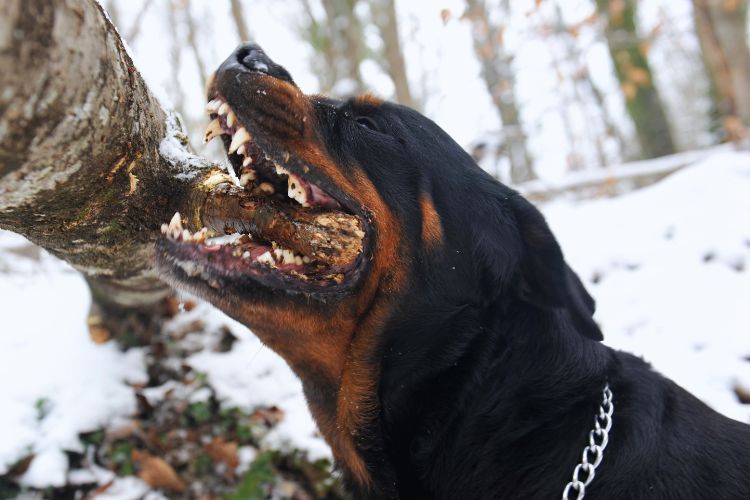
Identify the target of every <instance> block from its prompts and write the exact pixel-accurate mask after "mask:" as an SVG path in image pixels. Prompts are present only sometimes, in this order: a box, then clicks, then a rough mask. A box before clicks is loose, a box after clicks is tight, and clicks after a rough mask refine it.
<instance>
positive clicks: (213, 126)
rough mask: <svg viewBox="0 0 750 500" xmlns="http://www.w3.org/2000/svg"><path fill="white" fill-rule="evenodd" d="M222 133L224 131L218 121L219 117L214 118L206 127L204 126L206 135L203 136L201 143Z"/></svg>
mask: <svg viewBox="0 0 750 500" xmlns="http://www.w3.org/2000/svg"><path fill="white" fill-rule="evenodd" d="M223 133H224V129H223V128H222V127H221V123H220V122H219V119H218V118H214V119H213V121H212V122H211V123H209V124H208V127H207V128H206V135H205V136H204V137H203V143H204V144H206V143H207V142H208V141H210V140H212V139H213V138H214V137H218V136H220V135H221V134H223Z"/></svg>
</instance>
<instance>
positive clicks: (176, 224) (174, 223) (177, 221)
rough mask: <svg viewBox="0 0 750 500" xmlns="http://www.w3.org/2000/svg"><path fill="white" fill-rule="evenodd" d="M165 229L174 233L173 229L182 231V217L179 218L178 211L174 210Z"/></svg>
mask: <svg viewBox="0 0 750 500" xmlns="http://www.w3.org/2000/svg"><path fill="white" fill-rule="evenodd" d="M167 229H168V230H169V231H170V232H172V233H174V232H175V231H177V232H178V233H179V232H182V219H181V218H180V212H175V213H174V215H173V216H172V220H170V221H169V226H167Z"/></svg>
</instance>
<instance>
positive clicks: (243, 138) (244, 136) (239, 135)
mask: <svg viewBox="0 0 750 500" xmlns="http://www.w3.org/2000/svg"><path fill="white" fill-rule="evenodd" d="M249 140H250V134H249V133H248V132H247V130H245V127H240V128H239V130H237V132H235V133H234V135H233V136H232V143H231V144H230V145H229V152H230V153H234V152H235V151H237V148H239V147H240V146H241V145H242V144H244V143H246V142H247V141H249Z"/></svg>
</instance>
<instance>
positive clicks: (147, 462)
mask: <svg viewBox="0 0 750 500" xmlns="http://www.w3.org/2000/svg"><path fill="white" fill-rule="evenodd" d="M131 458H132V459H133V462H135V463H136V464H137V465H138V466H139V469H140V470H139V471H138V477H139V478H140V479H141V480H142V481H143V482H144V483H146V484H148V485H149V486H153V487H154V488H163V489H165V490H171V491H177V492H183V491H185V483H183V482H182V480H181V479H180V477H179V476H178V475H177V473H176V472H175V471H174V469H173V468H172V466H171V465H169V464H168V463H167V462H166V461H164V460H162V459H161V458H159V457H155V456H153V455H151V454H149V453H148V452H145V451H139V450H133V452H132V453H131Z"/></svg>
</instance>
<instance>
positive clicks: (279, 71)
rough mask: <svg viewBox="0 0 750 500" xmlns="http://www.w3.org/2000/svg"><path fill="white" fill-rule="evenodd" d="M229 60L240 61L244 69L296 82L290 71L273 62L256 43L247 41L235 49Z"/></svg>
mask: <svg viewBox="0 0 750 500" xmlns="http://www.w3.org/2000/svg"><path fill="white" fill-rule="evenodd" d="M228 61H232V62H233V63H238V64H239V65H240V66H241V67H242V68H243V69H244V70H247V71H253V72H257V73H263V74H266V75H269V76H272V77H274V78H278V79H279V80H284V81H286V82H289V83H292V84H293V83H294V81H293V80H292V76H291V75H290V74H289V72H288V71H287V70H286V69H284V67H283V66H280V65H278V64H276V63H275V62H273V60H271V58H270V57H268V55H266V53H265V52H264V51H263V49H262V48H260V46H259V45H257V44H255V43H246V44H243V45H240V46H239V47H237V49H235V51H234V53H233V54H232V55H231V56H230V57H229V60H228Z"/></svg>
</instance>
